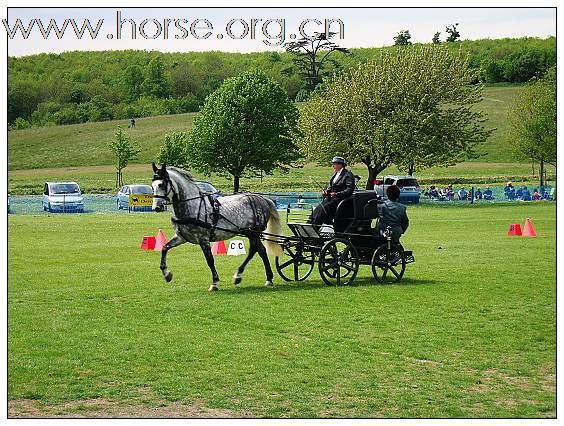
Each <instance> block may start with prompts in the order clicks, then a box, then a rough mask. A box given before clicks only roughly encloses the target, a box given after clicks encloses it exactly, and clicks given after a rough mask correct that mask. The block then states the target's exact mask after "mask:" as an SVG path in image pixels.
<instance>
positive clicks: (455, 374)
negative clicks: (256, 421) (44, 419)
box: [8, 203, 556, 418]
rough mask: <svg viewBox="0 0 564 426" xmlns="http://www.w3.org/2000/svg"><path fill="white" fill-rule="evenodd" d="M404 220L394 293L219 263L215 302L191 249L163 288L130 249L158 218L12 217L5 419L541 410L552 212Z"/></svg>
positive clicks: (497, 210)
mask: <svg viewBox="0 0 564 426" xmlns="http://www.w3.org/2000/svg"><path fill="white" fill-rule="evenodd" d="M409 214H410V219H411V227H410V229H409V230H408V232H407V234H406V235H405V236H404V238H403V243H404V246H406V248H408V249H411V250H413V252H414V255H415V259H416V262H415V263H414V264H411V265H408V268H407V271H406V275H405V277H404V281H403V283H401V284H393V285H378V284H375V283H374V282H373V281H372V279H371V275H370V272H369V268H367V267H361V271H360V273H359V276H358V278H357V280H356V282H355V285H354V286H351V287H343V288H334V287H327V286H325V285H324V284H323V283H322V281H321V279H320V278H319V277H318V275H317V274H316V273H315V272H314V274H312V277H310V278H309V279H308V280H306V281H305V282H302V283H283V282H282V280H281V279H280V278H278V279H277V280H276V282H275V286H274V287H273V288H264V287H263V286H262V283H263V282H264V273H263V271H262V267H261V265H260V262H259V260H258V259H256V260H254V261H253V262H251V264H250V265H249V267H248V269H247V271H246V274H245V277H244V280H243V283H242V284H241V286H240V287H235V286H233V285H232V284H231V283H230V279H229V278H230V277H231V275H232V273H233V271H234V270H235V268H236V266H237V265H238V264H239V263H240V262H241V261H242V258H241V257H238V258H235V257H225V256H224V257H218V258H216V262H217V265H218V272H219V274H220V277H221V278H222V282H221V283H220V288H221V290H220V291H219V292H217V293H212V294H210V293H208V292H207V291H206V289H207V287H208V285H209V282H210V276H209V272H208V269H207V266H206V265H205V261H204V259H203V256H202V254H201V253H200V250H199V248H197V247H194V246H188V245H185V246H182V247H180V248H176V249H174V250H173V251H171V252H170V254H169V266H170V269H171V271H172V272H173V273H174V275H175V279H174V281H172V283H170V284H165V282H164V281H163V279H162V277H161V274H160V270H159V268H158V263H159V255H158V253H154V252H144V251H141V250H139V244H140V242H141V236H142V235H154V234H155V233H156V231H157V230H158V228H163V230H164V231H165V234H166V235H167V236H168V237H170V228H169V224H168V217H167V216H166V214H163V215H156V214H132V215H120V216H118V215H55V216H46V215H42V216H10V217H9V220H8V236H9V240H8V356H9V359H8V399H9V404H8V414H9V416H12V417H19V416H50V417H57V416H69V415H70V416H86V417H89V416H126V417H138V416H142V417H151V416H157V417H158V416H164V417H182V416H188V417H201V416H204V417H217V416H219V417H300V418H301V417H392V418H403V417H410V418H411V417H472V418H473V417H477V418H484V417H488V418H491V417H494V418H498V417H504V418H530V417H543V418H544V417H555V416H556V206H555V204H554V203H546V204H530V203H528V204H515V205H504V206H499V205H498V206H491V205H490V206H487V205H483V206H473V207H470V206H463V207H425V206H417V207H412V208H410V209H409ZM525 217H530V218H532V221H533V224H534V226H535V228H536V231H537V233H538V236H537V238H509V237H507V236H506V232H507V228H508V225H509V224H510V223H514V222H520V223H521V224H522V223H523V221H524V219H525ZM30 247H33V250H30Z"/></svg>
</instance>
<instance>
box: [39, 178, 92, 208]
mask: <svg viewBox="0 0 564 426" xmlns="http://www.w3.org/2000/svg"><path fill="white" fill-rule="evenodd" d="M42 205H43V210H44V211H48V212H49V213H53V212H61V213H84V199H83V198H82V193H81V192H80V187H79V186H78V184H77V183H76V182H45V185H43V197H42Z"/></svg>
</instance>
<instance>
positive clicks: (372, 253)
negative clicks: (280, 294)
mask: <svg viewBox="0 0 564 426" xmlns="http://www.w3.org/2000/svg"><path fill="white" fill-rule="evenodd" d="M381 202H382V200H381V199H380V198H379V197H378V196H377V194H376V193H375V192H374V191H358V192H355V193H354V194H353V195H352V196H351V197H349V198H347V199H345V200H343V201H341V202H340V203H339V205H338V207H337V212H336V215H335V220H334V222H333V224H329V225H321V226H319V225H312V224H309V223H307V219H308V218H309V215H310V214H311V209H309V208H304V207H305V206H304V205H303V204H298V205H296V204H290V205H288V208H287V215H286V222H287V225H288V227H289V228H290V230H291V231H292V234H293V235H292V236H289V237H285V238H284V239H283V241H281V245H282V248H283V251H284V255H283V256H280V257H277V258H276V270H277V271H278V274H279V275H280V276H281V277H282V278H283V279H284V280H286V281H303V280H305V279H306V278H307V277H308V276H309V275H310V274H311V272H312V271H313V269H314V267H315V265H316V264H317V266H318V270H319V275H320V276H321V278H322V279H323V281H324V282H325V283H326V284H327V285H337V286H338V285H348V284H350V283H352V282H353V281H354V279H355V277H356V275H357V273H358V269H359V266H360V265H370V266H371V268H372V273H373V275H374V278H375V279H376V281H378V282H386V281H396V282H399V281H401V279H402V277H403V274H404V272H405V267H406V265H407V264H408V263H411V262H414V261H415V260H414V258H413V253H412V252H411V251H407V250H404V248H403V247H402V245H401V244H400V243H394V242H393V241H392V237H391V232H390V230H389V229H388V231H387V232H386V233H385V235H384V236H382V235H378V233H377V232H376V227H377V225H378V219H379V216H378V203H381Z"/></svg>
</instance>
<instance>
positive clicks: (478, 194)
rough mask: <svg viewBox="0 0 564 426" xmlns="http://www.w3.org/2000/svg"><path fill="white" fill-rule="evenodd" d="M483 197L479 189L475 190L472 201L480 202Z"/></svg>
mask: <svg viewBox="0 0 564 426" xmlns="http://www.w3.org/2000/svg"><path fill="white" fill-rule="evenodd" d="M482 197H483V194H482V191H481V190H480V188H478V189H476V192H474V199H475V200H481V199H482Z"/></svg>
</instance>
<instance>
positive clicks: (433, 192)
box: [426, 185, 439, 199]
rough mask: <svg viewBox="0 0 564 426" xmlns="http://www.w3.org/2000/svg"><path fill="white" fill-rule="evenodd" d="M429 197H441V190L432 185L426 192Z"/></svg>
mask: <svg viewBox="0 0 564 426" xmlns="http://www.w3.org/2000/svg"><path fill="white" fill-rule="evenodd" d="M426 195H427V197H429V198H433V199H436V198H439V191H438V190H437V188H436V187H435V185H431V187H430V188H429V190H428V191H427V193H426Z"/></svg>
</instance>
